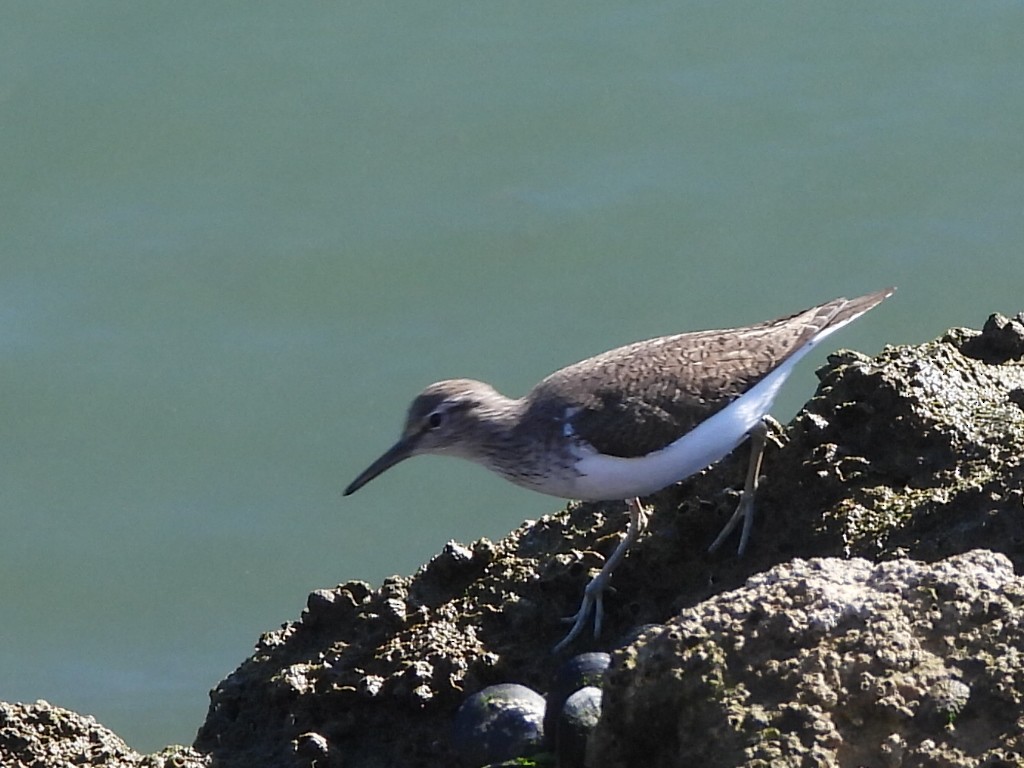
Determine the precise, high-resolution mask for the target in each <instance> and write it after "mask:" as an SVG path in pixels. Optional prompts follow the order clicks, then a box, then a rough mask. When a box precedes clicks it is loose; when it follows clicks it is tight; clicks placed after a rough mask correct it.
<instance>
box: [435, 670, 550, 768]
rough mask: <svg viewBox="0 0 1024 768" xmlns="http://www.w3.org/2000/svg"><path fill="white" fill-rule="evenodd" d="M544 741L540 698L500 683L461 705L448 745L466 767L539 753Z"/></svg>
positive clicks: (512, 684)
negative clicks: (452, 746) (451, 746)
mask: <svg viewBox="0 0 1024 768" xmlns="http://www.w3.org/2000/svg"><path fill="white" fill-rule="evenodd" d="M543 741H544V697H543V696H541V695H540V694H539V693H537V692H535V691H532V690H530V689H529V688H527V687H526V686H525V685H518V684H516V683H502V684H501V685H492V686H489V687H487V688H484V689H483V690H482V691H478V692H477V693H474V694H473V695H472V696H470V697H469V698H467V699H466V700H465V701H464V702H462V706H461V707H459V711H458V712H457V713H456V715H455V729H454V732H453V736H452V742H453V745H454V746H455V749H456V751H457V752H458V753H459V756H460V758H461V759H462V760H463V761H464V762H465V763H466V765H473V766H480V765H487V764H489V763H498V762H501V761H502V760H510V759H512V758H514V757H525V756H527V755H532V754H534V753H536V752H539V751H540V749H541V747H542V743H543Z"/></svg>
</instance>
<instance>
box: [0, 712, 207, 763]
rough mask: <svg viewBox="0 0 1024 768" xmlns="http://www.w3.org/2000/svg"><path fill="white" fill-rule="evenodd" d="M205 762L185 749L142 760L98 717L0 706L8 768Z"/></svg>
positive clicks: (1, 759) (0, 743) (0, 737)
mask: <svg viewBox="0 0 1024 768" xmlns="http://www.w3.org/2000/svg"><path fill="white" fill-rule="evenodd" d="M209 764H210V761H209V758H206V757H204V756H202V755H200V754H199V753H197V752H195V751H194V750H192V749H189V748H186V747H168V748H167V749H165V750H163V751H161V752H159V753H157V754H155V755H145V756H144V755H140V754H138V753H137V752H135V751H133V750H132V749H130V748H129V747H128V745H127V744H125V743H124V742H123V741H122V740H121V739H120V738H119V737H118V736H117V735H115V734H114V733H113V732H111V731H109V730H107V729H106V728H104V727H103V726H102V725H100V724H99V723H97V722H96V721H95V720H94V719H93V718H91V717H86V716H85V715H79V714H77V713H76V712H70V711H68V710H66V709H61V708H60V707H55V706H53V705H51V704H49V703H47V702H45V701H37V702H35V703H34V704H6V703H2V702H0V765H2V766H3V767H4V768H21V766H26V768H57V766H71V765H90V766H101V767H102V768H203V767H204V766H208V765H209Z"/></svg>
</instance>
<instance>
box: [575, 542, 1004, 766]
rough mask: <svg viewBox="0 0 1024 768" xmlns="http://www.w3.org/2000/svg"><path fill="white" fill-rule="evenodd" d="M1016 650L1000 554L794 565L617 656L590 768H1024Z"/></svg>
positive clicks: (592, 745) (714, 602)
mask: <svg viewBox="0 0 1024 768" xmlns="http://www.w3.org/2000/svg"><path fill="white" fill-rule="evenodd" d="M1021 649H1024V581H1022V580H1021V579H1020V578H1018V577H1016V576H1015V575H1014V573H1013V567H1012V566H1011V564H1010V562H1009V560H1007V559H1006V558H1005V557H1004V556H1002V555H998V554H994V553H992V552H988V551H984V550H979V551H975V552H971V553H968V554H964V555H957V556H954V557H951V558H949V559H946V560H943V561H941V562H939V563H935V564H932V565H929V564H924V563H918V562H913V561H908V560H895V561H891V562H886V563H881V564H877V565H872V564H871V563H869V562H867V561H866V560H861V559H855V560H837V559H818V560H811V561H804V560H796V561H793V562H791V563H786V564H784V565H780V566H778V567H776V568H773V569H771V570H770V571H768V572H767V573H764V574H759V575H757V576H755V577H753V578H751V579H750V581H749V582H748V584H747V585H746V586H745V587H744V588H743V589H740V590H736V591H734V592H727V593H724V594H721V595H717V596H715V597H714V598H712V599H710V600H707V601H705V602H704V603H701V604H700V605H698V606H696V607H694V608H692V609H689V610H687V611H684V612H683V613H682V615H680V616H678V617H676V618H674V619H672V620H671V621H669V622H668V623H667V624H666V626H665V627H664V628H662V629H659V630H656V631H653V632H650V633H648V634H647V635H646V636H644V637H643V638H642V639H641V640H640V641H639V642H637V643H635V644H634V645H632V646H630V647H628V648H626V649H623V650H622V651H621V652H619V653H618V654H616V655H615V656H614V657H613V658H614V662H613V666H612V669H611V670H610V672H609V674H608V676H607V677H606V681H605V688H604V704H603V712H602V718H601V722H600V723H599V725H598V727H597V730H596V732H595V733H594V736H593V738H592V740H591V743H590V748H591V751H590V755H591V762H590V764H591V765H592V766H594V768H609V767H610V766H636V765H645V766H652V767H654V768H656V767H657V766H677V765H715V766H718V765H722V766H751V768H753V766H767V765H844V766H861V765H866V766H925V765H944V766H976V765H986V766H1007V768H1009V766H1019V765H1021V764H1024V708H1022V706H1021V705H1022V703H1024V666H1022V665H1021V662H1020V659H1019V653H1020V651H1021Z"/></svg>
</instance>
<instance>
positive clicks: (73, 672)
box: [0, 0, 1024, 750]
mask: <svg viewBox="0 0 1024 768" xmlns="http://www.w3.org/2000/svg"><path fill="white" fill-rule="evenodd" d="M0 18H2V24H0V67H2V75H3V76H2V78H0V204H2V209H0V210H2V220H0V270H2V271H0V452H2V454H0V524H2V535H0V579H2V582H0V583H2V586H3V596H2V598H0V699H6V700H34V699H36V698H46V699H48V700H49V701H51V702H52V703H55V704H59V705H62V706H67V707H70V708H74V709H78V710H81V711H84V712H87V713H90V714H94V715H96V716H97V717H98V718H99V719H100V720H101V721H102V722H103V723H105V724H107V725H109V726H111V727H112V728H114V729H115V730H117V731H118V732H119V733H121V734H122V735H123V736H125V737H126V738H127V739H128V741H129V742H130V743H131V744H132V745H133V746H135V747H137V748H139V749H144V750H149V749H153V748H156V747H159V746H162V745H164V744H165V743H168V742H172V741H176V742H188V741H190V740H191V739H192V737H193V736H194V733H195V729H196V728H197V727H198V725H199V724H200V722H201V721H202V718H203V716H204V715H205V708H206V693H207V690H208V689H209V688H210V687H212V686H213V685H215V684H216V682H217V681H218V680H219V679H220V678H221V677H223V676H224V675H226V674H227V673H229V672H230V671H231V670H232V669H233V668H234V666H235V665H236V664H237V663H238V662H240V661H241V660H242V659H243V658H244V657H245V656H246V655H247V654H248V653H249V652H250V650H251V647H252V644H253V642H254V641H255V639H256V637H257V636H258V634H259V633H260V632H261V631H264V630H266V629H270V628H273V627H275V626H277V625H278V624H280V623H281V622H283V621H286V620H290V619H294V618H296V617H297V616H298V614H299V611H300V610H301V608H302V606H303V604H304V600H305V596H306V594H307V592H309V591H310V590H312V589H315V588H318V587H323V586H330V585H333V584H335V583H337V582H339V581H343V580H346V579H351V578H362V579H366V580H368V581H371V582H374V583H376V582H379V581H380V579H382V578H383V577H384V576H386V575H388V574H390V573H409V572H411V571H412V570H413V569H415V568H416V566H417V565H418V564H420V563H421V562H422V561H424V560H425V559H426V558H428V557H429V556H430V555H431V554H432V553H434V552H435V551H436V550H437V549H439V548H440V547H441V546H442V545H443V543H444V542H445V541H446V540H447V539H449V538H455V539H459V540H462V541H470V540H472V539H474V538H477V537H480V536H489V537H497V536H500V535H502V533H503V532H505V531H507V530H509V529H511V528H512V527H514V526H516V525H517V524H518V523H519V522H520V521H521V520H523V519H524V518H527V517H536V516H538V515H540V514H543V513H545V512H547V511H551V510H554V509H556V508H557V507H558V506H559V502H558V501H557V500H554V499H546V498H543V497H540V496H537V495H533V494H530V493H528V492H526V491H522V490H519V489H516V488H513V487H511V486H508V485H506V484H504V483H503V482H502V481H501V480H499V479H497V478H494V477H491V476H489V475H487V474H486V473H485V472H484V471H483V470H480V469H477V468H474V467H471V466H468V465H462V464H460V463H458V462H456V461H454V460H444V459H418V460H416V461H414V462H410V463H408V464H405V465H402V466H401V467H399V468H396V469H395V470H393V471H392V472H390V473H388V475H386V476H384V477H382V478H380V479H379V480H377V481H375V482H374V483H373V484H372V485H370V486H368V487H367V488H366V489H364V490H362V491H360V493H359V494H358V495H356V496H353V497H351V498H348V499H342V497H341V495H340V491H341V489H342V488H343V487H344V486H345V484H346V483H347V482H348V481H349V480H351V479H352V478H353V476H354V475H355V474H356V472H358V471H359V470H361V469H362V468H363V467H364V466H365V465H366V463H368V462H369V461H370V460H371V459H372V458H374V457H375V456H376V455H377V453H378V452H379V451H380V450H382V449H383V448H384V447H386V446H387V445H388V444H390V442H391V441H392V440H393V438H394V437H395V436H396V434H397V430H398V428H399V424H400V421H401V418H402V412H403V410H404V408H405V406H406V403H407V400H408V399H409V398H410V397H411V396H412V395H413V394H415V392H417V391H418V390H419V389H420V388H421V387H422V386H423V385H425V384H427V383H429V382H430V381H432V380H434V379H437V378H444V377H450V376H454V375H459V376H473V377H478V378H484V379H487V380H490V381H492V382H494V383H495V384H496V385H497V386H498V387H499V388H500V389H502V390H504V391H506V392H507V393H509V394H521V393H522V392H523V391H524V390H525V389H527V388H528V387H529V386H530V385H531V384H532V383H533V382H534V381H535V380H536V379H538V378H540V377H541V376H543V375H544V374H546V373H548V372H549V371H551V370H553V369H554V368H557V367H559V366H561V365H563V364H566V363H569V362H572V361H574V360H576V359H579V358H581V357H585V356H587V355H590V354H592V353H596V352H598V351H601V350H603V349H606V348H609V347H611V346H614V345H617V344H619V343H624V342H628V341H633V340H635V339H637V338H642V337H647V336H652V335H657V334H661V333H667V332H673V331H679V330H685V329H695V328H701V327H721V326H731V325H738V324H743V323H747V322H753V321H757V320H762V319H766V318H768V317H772V316H775V315H778V314H782V313H786V312H790V311H793V310H796V309H799V308H802V307H804V306H808V305H810V304H813V303H816V302H818V301H821V300H824V299H828V298H831V297H833V296H835V295H840V294H845V295H853V294H856V293H860V292H866V291H868V290H872V289H875V288H879V287H882V286H884V285H888V284H897V285H899V286H900V292H899V293H898V294H897V295H896V296H895V297H894V298H893V299H892V300H890V301H889V302H887V303H886V304H885V305H884V306H883V307H881V308H879V309H878V310H876V311H875V312H873V313H871V314H870V315H868V316H867V317H865V318H864V319H863V320H861V321H859V322H858V323H857V324H856V325H855V326H851V327H850V328H849V329H847V330H845V331H843V332H842V334H841V335H840V336H838V337H833V339H834V346H851V347H855V348H859V349H862V350H864V351H867V352H872V351H876V350H878V349H879V348H880V347H881V345H882V344H884V343H886V342H914V341H920V340H923V339H927V338H930V337H932V336H935V335H937V334H939V333H940V332H942V331H943V330H944V329H945V328H947V327H948V326H952V325H961V324H971V325H975V326H977V325H979V324H980V323H981V322H983V321H984V319H985V316H986V315H987V313H988V312H990V311H994V310H1000V311H1003V312H1016V311H1018V310H1021V309H1024V253H1022V251H1024V6H1022V5H1021V4H1020V3H1011V2H992V3H964V2H956V3H954V2H902V3H792V2H780V3H664V2H657V3H655V2H635V3H630V4H628V5H627V4H615V3H608V2H594V3H587V4H581V5H575V6H565V5H557V4H556V5H552V4H551V3H540V2H523V3H489V2H484V3H473V4H468V3H467V4H462V3H451V2H435V3H431V4H426V5H424V4H422V3H412V2H394V3H389V2H384V3H331V4H325V3H302V4H295V3H280V4H267V3H256V4H253V3H246V4H243V3H216V4H211V3H200V2H173V3H170V2H167V3H152V2H150V3H146V2H142V3H138V2H90V3H67V2H62V3H58V2H43V1H42V0H32V1H31V2H11V3H7V4H5V5H4V7H3V10H2V11H0ZM832 341H833V340H832V339H830V343H831V342H832ZM824 354H825V352H824V351H823V352H821V353H820V354H818V355H817V356H816V357H815V358H814V360H813V361H812V362H808V363H804V364H803V365H802V366H801V367H800V369H798V371H797V373H796V375H795V376H794V377H793V378H792V380H791V382H790V384H789V385H788V386H787V388H786V391H785V393H784V402H782V403H780V405H779V408H778V409H777V414H778V415H781V416H784V417H788V416H789V415H791V414H792V413H793V412H794V411H795V410H796V408H797V407H798V406H799V404H800V403H801V402H802V401H803V400H804V399H806V397H807V396H809V395H810V393H811V392H812V391H813V387H814V383H815V381H814V377H813V369H814V367H815V366H816V364H818V363H820V362H821V361H822V360H823V357H824ZM766 469H767V471H770V466H769V467H767V468H766ZM755 546H756V542H755Z"/></svg>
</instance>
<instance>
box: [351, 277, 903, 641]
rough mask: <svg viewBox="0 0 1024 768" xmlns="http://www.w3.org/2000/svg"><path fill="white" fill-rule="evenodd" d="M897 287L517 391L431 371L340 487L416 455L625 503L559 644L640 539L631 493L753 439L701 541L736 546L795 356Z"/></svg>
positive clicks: (650, 349) (631, 352) (642, 344)
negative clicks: (621, 532) (735, 489)
mask: <svg viewBox="0 0 1024 768" xmlns="http://www.w3.org/2000/svg"><path fill="white" fill-rule="evenodd" d="M895 290H896V289H895V287H890V288H885V289H883V290H880V291H875V292H874V293H869V294H866V295H864V296H860V297H858V298H854V299H847V298H844V297H839V298H836V299H833V300H831V301H827V302H824V303H822V304H818V305H816V306H813V307H810V308H809V309H805V310H803V311H801V312H796V313H794V314H791V315H786V316H784V317H780V318H777V319H775V320H768V321H765V322H761V323H756V324H754V325H747V326H743V327H740V328H729V329H723V330H704V331H691V332H686V333H678V334H674V335H669V336H660V337H657V338H652V339H648V340H646V341H638V342H636V343H633V344H628V345H626V346H622V347H618V348H616V349H612V350H610V351H608V352H603V353H601V354H599V355H596V356H594V357H590V358H587V359H586V360H582V361H580V362H578V363H574V364H572V365H569V366H567V367H565V368H562V369H560V370H557V371H555V372H554V373H552V374H550V375H549V376H547V377H545V378H544V379H542V380H541V381H540V382H539V383H538V384H537V385H536V386H534V387H533V389H531V390H530V391H529V392H528V393H527V394H526V395H524V396H523V397H520V398H511V397H506V396H505V395H502V394H501V393H499V392H498V391H497V390H496V389H494V387H492V386H491V385H490V384H487V383H485V382H482V381H476V380H473V379H447V380H444V381H438V382H435V383H433V384H431V385H429V386H428V387H426V389H424V390H423V391H422V392H421V393H420V394H419V395H417V396H416V397H415V399H413V401H412V404H411V405H410V406H409V408H408V412H407V414H406V418H405V426H404V428H403V430H402V433H401V437H400V438H399V439H398V441H397V442H396V443H395V444H394V445H392V446H391V448H389V449H388V450H387V451H385V452H384V453H383V454H382V455H381V456H380V457H379V458H378V459H377V460H376V461H374V462H373V463H372V464H370V466H369V467H367V468H366V469H365V470H364V471H363V472H361V473H360V474H359V475H358V476H357V477H356V478H355V480H353V481H352V482H351V483H350V484H349V485H348V487H347V488H345V490H344V495H345V496H349V495H351V494H353V493H355V492H356V491H357V490H359V489H360V488H362V487H363V486H364V485H366V484H367V483H369V482H370V481H371V480H373V479H374V478H376V477H377V476H378V475H380V474H381V473H383V472H385V471H386V470H388V469H390V468H392V467H394V466H395V465H396V464H398V463H399V462H402V461H404V460H405V459H408V458H410V457H412V456H418V455H421V454H440V455H445V456H456V457H459V458H462V459H468V460H469V461H472V462H476V463H478V464H481V465H483V466H484V467H486V468H487V469H489V470H491V471H493V472H495V473H497V474H498V475H501V476H502V477H504V478H505V479H506V480H509V481H511V482H513V483H515V484H516V485H519V486H522V487H524V488H528V489H530V490H533V491H537V492H540V493H544V494H548V495H550V496H556V497H560V498H565V499H578V500H581V501H611V500H625V501H626V504H627V508H628V511H629V525H628V527H627V530H626V534H625V536H624V538H623V539H622V540H621V541H620V543H619V544H618V546H617V547H616V549H615V550H614V552H613V553H612V555H611V556H610V557H609V558H608V559H607V560H606V561H605V563H604V565H603V567H602V568H601V570H600V572H599V573H598V574H597V575H595V576H594V577H593V578H592V579H591V581H590V582H589V583H588V584H587V585H586V588H585V589H584V593H583V599H582V601H581V604H580V608H579V610H578V611H577V612H576V614H574V615H573V616H572V617H570V618H569V619H567V621H570V622H572V624H573V626H572V628H571V629H570V631H569V633H568V634H567V635H566V636H565V638H563V640H562V641H561V642H559V643H558V644H557V645H556V646H555V647H554V651H555V652H559V651H561V650H563V649H564V648H566V647H567V646H568V645H569V644H570V643H572V642H573V640H574V639H575V638H576V637H577V636H578V635H579V634H580V632H581V631H582V630H583V629H584V627H585V626H586V625H587V622H588V621H589V617H590V615H591V613H593V615H594V634H595V636H597V635H599V634H600V631H601V624H602V621H603V616H604V604H603V594H604V591H605V590H606V589H607V587H608V584H609V582H610V579H611V576H612V572H613V571H614V569H615V568H616V566H617V565H618V564H619V562H621V560H622V559H623V558H624V557H625V555H626V552H627V550H628V548H629V547H630V545H631V544H632V543H633V542H634V541H635V540H636V539H637V538H638V537H639V536H640V534H641V532H642V530H643V528H644V526H645V524H646V519H647V515H648V510H647V509H646V508H645V507H644V506H643V505H642V504H641V502H640V498H641V497H643V496H647V495H650V494H652V493H654V492H656V491H659V490H661V489H662V488H665V487H667V486H669V485H672V484H673V483H677V482H680V481H682V480H685V479H686V478H688V477H690V476H691V475H693V474H695V473H697V472H699V471H701V470H702V469H704V468H706V467H708V466H710V465H712V464H714V463H715V462H717V461H719V460H720V459H722V458H724V457H726V456H728V455H729V454H730V453H732V452H733V450H735V449H736V448H737V447H738V446H739V445H740V444H741V443H742V442H743V441H744V440H746V439H748V438H749V439H750V446H751V447H750V462H749V465H748V470H747V475H746V479H745V482H744V488H743V491H742V493H741V495H740V501H739V504H738V506H737V508H736V511H735V512H734V513H733V515H732V516H731V517H730V519H729V521H728V522H727V523H726V525H725V527H724V528H723V529H722V531H721V533H719V534H718V536H717V537H716V539H715V540H714V541H713V542H712V544H711V546H710V547H709V551H714V550H716V549H717V548H718V547H719V546H721V544H722V543H723V542H724V541H725V540H726V538H727V537H728V536H729V535H730V534H731V533H732V531H733V530H734V529H735V528H736V526H737V525H738V524H739V523H740V522H742V523H743V527H742V531H741V534H740V541H739V546H738V548H737V551H738V554H739V555H741V556H742V554H743V553H744V551H745V550H746V548H747V546H748V542H749V539H750V532H751V527H752V524H753V519H754V497H755V494H756V491H757V485H758V478H759V475H760V469H761V460H762V458H763V455H764V449H765V443H766V439H767V424H766V421H765V419H766V418H767V417H768V412H769V410H770V408H771V406H772V403H773V402H774V400H775V397H776V395H777V394H778V392H779V389H780V388H781V387H782V384H783V383H784V382H785V380H786V378H787V377H788V376H789V375H790V373H791V372H792V371H793V368H794V366H795V365H796V364H797V363H798V362H799V361H800V360H801V359H802V358H803V357H804V356H805V355H806V354H807V353H808V352H810V351H811V350H812V349H813V348H814V347H815V346H816V345H817V344H819V343H820V342H821V341H822V340H823V339H825V338H827V337H828V336H830V335H831V334H832V333H834V332H836V331H838V330H839V329H840V328H842V327H844V326H846V325H847V324H849V323H851V322H853V321H854V320H856V319H857V318H859V317H860V316H861V315H863V314H864V313H865V312H867V311H869V310H870V309H872V308H874V307H875V306H877V305H878V304H880V303H881V302H882V301H884V300H885V299H886V298H888V297H889V296H891V295H892V294H893V292H894V291H895Z"/></svg>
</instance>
